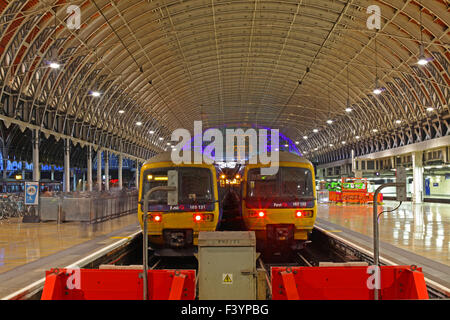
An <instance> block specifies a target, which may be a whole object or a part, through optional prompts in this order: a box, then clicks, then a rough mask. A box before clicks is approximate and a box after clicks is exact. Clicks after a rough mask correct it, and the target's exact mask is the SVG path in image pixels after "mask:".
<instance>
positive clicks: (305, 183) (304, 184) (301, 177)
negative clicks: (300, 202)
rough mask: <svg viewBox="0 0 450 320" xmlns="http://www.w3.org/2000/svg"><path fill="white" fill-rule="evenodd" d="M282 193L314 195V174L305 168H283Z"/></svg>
mask: <svg viewBox="0 0 450 320" xmlns="http://www.w3.org/2000/svg"><path fill="white" fill-rule="evenodd" d="M281 193H282V194H283V195H289V196H312V195H313V186H312V174H311V171H310V170H308V169H303V168H281Z"/></svg>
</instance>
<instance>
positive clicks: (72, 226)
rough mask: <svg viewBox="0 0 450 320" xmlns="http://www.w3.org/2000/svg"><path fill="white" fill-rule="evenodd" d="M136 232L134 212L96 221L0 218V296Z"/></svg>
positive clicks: (136, 225)
mask: <svg viewBox="0 0 450 320" xmlns="http://www.w3.org/2000/svg"><path fill="white" fill-rule="evenodd" d="M139 232H140V226H139V223H138V220H137V216H136V215H135V214H130V215H126V216H122V217H120V218H117V219H112V220H107V221H104V222H100V223H96V224H86V223H77V222H69V223H63V224H57V223H55V222H48V223H35V224H34V223H26V224H25V223H21V222H20V221H18V220H17V219H16V220H14V219H9V220H7V221H1V222H0V299H2V298H4V297H6V296H8V295H10V294H12V293H13V292H15V291H17V290H19V289H23V288H24V287H26V286H28V285H30V284H32V283H34V282H36V281H40V280H42V279H43V278H44V276H45V271H46V270H49V269H51V268H60V267H67V266H69V265H73V264H76V263H77V261H79V260H80V259H81V258H84V257H87V256H89V255H90V254H92V253H94V252H96V251H98V250H100V249H102V248H105V247H108V246H110V245H113V244H114V243H117V242H119V241H120V240H121V239H125V238H129V237H130V235H133V234H136V233H139Z"/></svg>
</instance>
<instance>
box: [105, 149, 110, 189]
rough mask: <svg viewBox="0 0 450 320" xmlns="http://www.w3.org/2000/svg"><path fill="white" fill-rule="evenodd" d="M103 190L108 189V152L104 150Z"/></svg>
mask: <svg viewBox="0 0 450 320" xmlns="http://www.w3.org/2000/svg"><path fill="white" fill-rule="evenodd" d="M105 190H106V191H109V152H108V150H106V151H105Z"/></svg>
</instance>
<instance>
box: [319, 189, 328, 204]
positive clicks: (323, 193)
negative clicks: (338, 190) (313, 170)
mask: <svg viewBox="0 0 450 320" xmlns="http://www.w3.org/2000/svg"><path fill="white" fill-rule="evenodd" d="M329 201H330V192H329V191H328V190H318V191H317V202H318V203H327V202H329Z"/></svg>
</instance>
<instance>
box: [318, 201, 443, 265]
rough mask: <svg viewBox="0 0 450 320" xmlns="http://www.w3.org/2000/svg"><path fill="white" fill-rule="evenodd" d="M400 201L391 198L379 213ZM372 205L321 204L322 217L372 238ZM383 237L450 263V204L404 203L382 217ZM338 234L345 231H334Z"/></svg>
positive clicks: (391, 207)
mask: <svg viewBox="0 0 450 320" xmlns="http://www.w3.org/2000/svg"><path fill="white" fill-rule="evenodd" d="M397 205H398V203H397V202H393V201H387V202H386V203H385V204H384V205H382V206H379V212H381V211H383V210H390V209H393V208H395V207H396V206H397ZM372 210H373V209H372V205H356V204H355V205H352V204H347V205H338V204H324V203H321V204H319V208H318V218H319V219H322V220H325V221H328V222H331V223H333V224H335V225H337V226H342V227H345V228H348V229H350V230H352V231H356V232H358V233H361V234H363V235H366V236H369V237H372V232H373V231H372V212H373V211H372ZM379 230H380V240H381V241H383V242H386V243H389V244H391V245H394V246H396V247H399V248H402V249H404V250H407V251H410V252H413V253H415V254H417V255H421V256H424V257H426V258H428V259H430V260H433V261H437V262H440V263H442V264H446V265H450V204H436V203H424V204H421V205H413V204H411V203H403V204H402V206H401V207H400V208H399V209H398V210H397V211H395V212H393V213H384V214H383V215H382V216H381V217H380V229H379ZM332 231H333V232H335V233H336V234H339V232H342V230H339V228H337V230H332Z"/></svg>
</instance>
